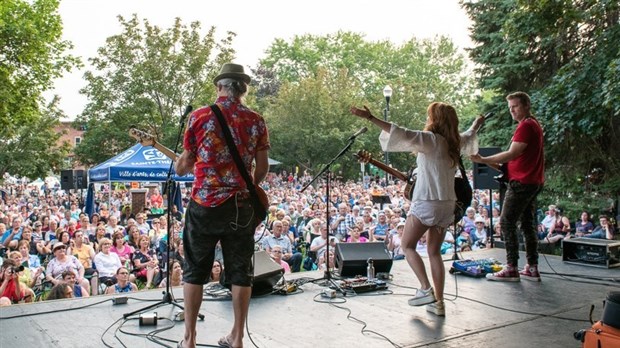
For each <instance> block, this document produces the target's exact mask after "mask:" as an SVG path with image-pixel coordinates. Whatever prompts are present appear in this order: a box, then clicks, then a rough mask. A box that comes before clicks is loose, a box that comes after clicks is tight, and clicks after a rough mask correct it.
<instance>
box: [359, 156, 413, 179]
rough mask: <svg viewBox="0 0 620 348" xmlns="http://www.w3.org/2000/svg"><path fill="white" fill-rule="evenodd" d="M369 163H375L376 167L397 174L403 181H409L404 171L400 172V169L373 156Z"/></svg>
mask: <svg viewBox="0 0 620 348" xmlns="http://www.w3.org/2000/svg"><path fill="white" fill-rule="evenodd" d="M368 163H370V164H372V165H374V166H375V167H377V168H379V169H381V170H383V171H384V172H386V173H388V174H391V175H393V176H395V177H396V178H397V179H399V180H401V181H407V180H408V178H407V175H406V174H404V173H401V172H399V171H398V170H396V169H394V168H392V167H389V166H388V165H386V164H385V163H382V162H379V161H377V160H375V159H373V158H371V159H370V160H368Z"/></svg>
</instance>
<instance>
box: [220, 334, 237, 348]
mask: <svg viewBox="0 0 620 348" xmlns="http://www.w3.org/2000/svg"><path fill="white" fill-rule="evenodd" d="M217 344H218V345H219V346H220V347H224V348H233V346H232V344H231V343H230V341H229V339H228V335H226V336H222V338H220V339H219V341H217Z"/></svg>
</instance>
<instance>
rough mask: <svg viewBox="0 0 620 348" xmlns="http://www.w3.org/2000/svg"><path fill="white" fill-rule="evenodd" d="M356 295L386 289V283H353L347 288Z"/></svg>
mask: <svg viewBox="0 0 620 348" xmlns="http://www.w3.org/2000/svg"><path fill="white" fill-rule="evenodd" d="M349 289H351V290H353V291H354V292H355V293H356V294H361V293H364V292H371V291H379V290H385V289H387V283H386V282H384V281H382V280H369V281H365V282H361V283H353V284H351V285H350V286H349Z"/></svg>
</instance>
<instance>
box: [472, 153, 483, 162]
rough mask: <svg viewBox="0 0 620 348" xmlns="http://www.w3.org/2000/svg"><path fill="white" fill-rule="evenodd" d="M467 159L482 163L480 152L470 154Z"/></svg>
mask: <svg viewBox="0 0 620 348" xmlns="http://www.w3.org/2000/svg"><path fill="white" fill-rule="evenodd" d="M469 159H470V160H471V161H472V162H476V163H484V162H482V156H480V154H479V153H477V154H475V155H471V156H469Z"/></svg>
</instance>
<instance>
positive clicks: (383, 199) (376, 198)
mask: <svg viewBox="0 0 620 348" xmlns="http://www.w3.org/2000/svg"><path fill="white" fill-rule="evenodd" d="M372 202H373V203H379V204H380V206H381V210H383V205H384V204H386V203H387V204H390V203H392V200H391V199H390V196H372Z"/></svg>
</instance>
